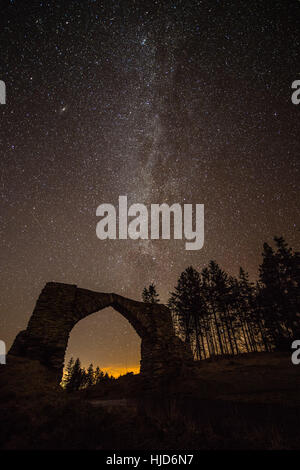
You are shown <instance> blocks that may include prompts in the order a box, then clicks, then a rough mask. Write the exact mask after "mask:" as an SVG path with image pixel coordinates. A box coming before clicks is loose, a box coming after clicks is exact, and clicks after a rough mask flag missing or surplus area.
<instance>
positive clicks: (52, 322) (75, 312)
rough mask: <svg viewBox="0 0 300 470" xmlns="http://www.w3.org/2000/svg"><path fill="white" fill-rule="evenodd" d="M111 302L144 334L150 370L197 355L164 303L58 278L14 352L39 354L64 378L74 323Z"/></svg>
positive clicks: (145, 370) (144, 369) (145, 366)
mask: <svg viewBox="0 0 300 470" xmlns="http://www.w3.org/2000/svg"><path fill="white" fill-rule="evenodd" d="M109 306H111V307H113V308H114V309H115V310H116V311H118V312H119V313H120V314H121V315H123V316H124V317H125V318H126V319H127V320H128V321H129V322H130V324H131V325H132V326H133V328H134V329H135V331H136V332H137V334H138V335H139V336H140V338H141V374H143V375H144V376H147V377H155V376H156V377H157V376H159V375H162V374H166V373H170V372H171V371H172V370H177V371H178V370H180V367H181V366H182V365H183V364H186V363H189V362H191V361H192V354H191V351H190V350H189V349H188V348H187V347H186V345H185V344H184V343H183V342H182V341H181V340H180V339H179V338H178V337H176V336H175V334H174V328H173V323H172V318H171V314H170V311H169V309H168V308H167V307H165V306H164V305H160V304H145V303H143V302H137V301H134V300H130V299H127V298H125V297H122V296H120V295H117V294H113V293H108V294H107V293H100V292H93V291H90V290H87V289H80V288H77V286H76V285H70V284H61V283H54V282H50V283H47V284H46V285H45V287H44V289H43V290H42V292H41V294H40V296H39V298H38V300H37V303H36V306H35V309H34V311H33V314H32V316H31V318H30V320H29V323H28V326H27V329H26V330H24V331H21V332H20V333H19V334H18V335H17V337H16V339H15V341H14V343H13V345H12V347H11V349H10V351H9V354H11V355H15V356H21V357H28V358H31V359H37V360H38V361H40V362H41V363H42V364H44V365H45V366H47V367H48V368H49V369H51V370H53V371H56V376H57V380H60V378H61V376H62V371H63V366H64V357H65V351H66V348H67V345H68V339H69V335H70V332H71V330H72V328H73V327H74V326H75V325H76V323H77V322H78V321H80V320H81V319H83V318H85V317H86V316H88V315H90V314H92V313H94V312H97V311H98V310H101V309H103V308H106V307H109Z"/></svg>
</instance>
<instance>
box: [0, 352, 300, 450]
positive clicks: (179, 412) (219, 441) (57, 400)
mask: <svg viewBox="0 0 300 470" xmlns="http://www.w3.org/2000/svg"><path fill="white" fill-rule="evenodd" d="M299 367H300V366H299ZM47 374H48V372H47V371H46V370H45V369H44V368H43V367H42V366H41V365H40V364H39V363H38V362H37V361H28V360H27V361H26V360H25V359H20V358H16V357H10V358H9V363H8V367H5V369H4V368H1V371H0V380H1V383H0V385H1V389H0V390H1V392H0V395H1V402H0V422H1V426H0V443H1V444H0V446H1V448H2V449H113V450H122V449H141V450H142V449H143V450H151V449H172V450H174V449H299V447H300V437H299V432H298V426H299V422H300V421H299V420H300V395H299V390H300V374H299V369H298V368H297V366H293V365H292V363H291V360H290V355H288V354H284V353H253V354H245V355H241V356H238V357H236V358H234V359H233V358H231V359H230V358H228V359H225V358H220V359H218V360H210V359H209V360H206V361H202V362H201V366H199V365H198V366H195V367H194V369H193V370H191V369H188V370H187V371H186V372H184V371H182V375H181V376H179V375H178V376H175V377H173V378H170V377H169V378H166V380H165V381H162V383H161V384H160V385H159V387H157V388H156V390H155V391H152V392H151V393H149V391H148V389H147V388H145V387H144V384H143V381H142V379H141V377H140V376H139V375H132V374H128V375H127V376H123V377H120V378H119V379H116V380H113V381H107V382H106V383H101V385H99V384H98V385H94V386H92V387H89V388H87V389H84V390H81V391H77V392H72V393H66V392H65V391H63V390H62V388H61V387H55V386H50V385H49V380H48V377H47Z"/></svg>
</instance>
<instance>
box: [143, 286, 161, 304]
mask: <svg viewBox="0 0 300 470" xmlns="http://www.w3.org/2000/svg"><path fill="white" fill-rule="evenodd" d="M142 299H143V302H145V303H147V304H158V303H159V294H158V293H157V291H156V286H155V284H153V282H152V283H151V284H150V285H149V287H148V289H147V287H144V289H143V292H142Z"/></svg>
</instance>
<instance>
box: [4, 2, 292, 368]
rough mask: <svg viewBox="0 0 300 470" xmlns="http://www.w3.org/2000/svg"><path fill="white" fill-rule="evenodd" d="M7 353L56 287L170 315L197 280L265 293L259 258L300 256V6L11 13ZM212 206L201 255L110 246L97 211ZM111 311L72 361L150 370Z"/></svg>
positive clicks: (102, 7) (89, 328) (153, 246)
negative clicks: (155, 304)
mask: <svg viewBox="0 0 300 470" xmlns="http://www.w3.org/2000/svg"><path fill="white" fill-rule="evenodd" d="M0 23H1V25H0V26H1V27H0V44H1V47H0V49H1V50H0V53H1V60H0V79H1V80H4V81H5V83H6V89H7V104H6V105H1V107H0V122H1V126H0V150H1V158H0V162H1V163H0V165H1V179H0V195H1V210H0V217H1V224H0V243H1V263H0V291H1V298H0V338H1V339H3V340H5V341H6V343H7V347H10V344H11V343H12V341H13V339H14V337H15V335H16V334H17V333H18V332H19V331H20V330H22V329H24V328H26V325H27V322H28V320H29V317H30V314H31V312H32V310H33V308H34V305H35V302H36V299H37V297H38V295H39V293H40V290H41V289H42V288H43V286H44V284H45V283H46V282H48V281H58V282H66V283H70V284H77V285H78V286H79V287H83V288H87V289H91V290H97V291H102V292H116V293H119V294H121V295H124V296H126V297H130V298H133V299H138V300H140V299H141V291H142V289H143V287H144V286H145V285H148V284H149V283H150V282H154V283H155V284H156V285H157V289H158V292H159V293H160V298H161V301H163V302H166V301H167V299H168V296H169V291H170V290H172V288H173V287H174V285H175V284H176V281H177V279H178V277H179V275H180V273H181V271H183V270H184V269H185V268H186V267H187V266H188V265H191V264H192V265H193V266H194V267H195V268H198V269H202V268H203V267H204V266H205V265H207V263H208V262H209V260H210V259H215V260H216V261H217V262H218V263H219V264H220V265H221V266H222V267H223V268H224V269H225V270H226V271H227V272H229V273H230V274H233V275H237V273H238V269H239V266H243V267H244V268H245V269H246V270H248V271H249V273H250V276H251V278H252V279H253V280H254V279H256V277H257V272H258V265H259V262H260V260H261V251H262V244H263V242H264V241H268V242H269V243H271V241H272V238H273V236H274V235H279V236H280V235H283V236H284V237H285V238H286V240H287V241H288V243H289V244H290V245H291V246H292V247H293V248H294V249H300V240H299V238H300V237H299V234H300V231H299V229H300V217H299V210H298V209H299V199H300V197H299V186H300V185H299V180H300V178H299V176H300V175H299V167H300V163H299V154H300V142H299V123H300V119H299V118H300V105H299V106H295V105H293V104H292V102H291V94H292V89H291V84H292V82H293V81H294V80H297V79H299V78H300V68H299V63H300V60H299V55H300V33H299V24H300V2H299V1H297V0H295V1H288V0H286V1H284V2H282V1H278V0H272V1H270V0H264V1H263V2H262V1H258V0H252V1H251V2H244V1H239V0H235V1H231V0H227V1H225V0H224V1H221V0H220V1H218V0H203V1H193V0H192V1H189V0H182V1H181V0H177V1H160V0H154V1H137V0H131V1H126V0H122V1H120V0H116V1H113V0H112V1H108V0H107V1H98V0H85V1H72V0H71V1H62V0H58V1H32V2H24V1H21V0H19V1H17V0H10V1H7V2H6V1H2V2H1V19H0ZM119 195H127V197H128V203H129V205H130V204H132V203H135V202H136V203H143V204H146V205H147V206H148V207H149V205H150V204H151V203H159V204H161V203H163V202H165V203H168V204H172V203H174V202H177V203H180V204H184V203H192V204H196V203H198V204H204V205H205V243H204V247H203V249H202V250H199V251H186V250H185V248H184V240H182V241H181V240H176V241H174V240H153V241H151V240H105V241H101V240H99V239H98V238H97V237H96V224H97V222H98V220H99V219H98V218H97V217H96V208H97V206H98V205H99V204H102V203H111V204H114V205H116V206H117V203H118V197H119ZM139 348H140V340H139V337H138V336H137V334H136V333H135V331H134V330H133V328H132V327H131V326H130V325H129V324H128V323H127V321H126V320H125V319H124V318H123V317H122V316H121V315H120V314H119V313H117V312H114V311H113V310H112V309H106V310H104V311H101V312H98V313H95V314H93V315H91V316H90V317H88V318H86V319H84V320H82V321H81V322H80V323H79V324H78V325H76V327H75V328H74V329H73V331H72V333H71V337H70V342H69V347H68V351H67V358H68V357H70V355H73V356H76V357H77V356H79V357H80V358H81V359H82V362H83V364H84V365H87V364H89V363H90V362H93V363H94V364H99V365H100V367H102V368H103V369H105V370H109V371H110V372H112V373H114V374H117V373H119V372H120V371H122V372H123V371H125V370H137V368H138V363H139V358H140V352H139Z"/></svg>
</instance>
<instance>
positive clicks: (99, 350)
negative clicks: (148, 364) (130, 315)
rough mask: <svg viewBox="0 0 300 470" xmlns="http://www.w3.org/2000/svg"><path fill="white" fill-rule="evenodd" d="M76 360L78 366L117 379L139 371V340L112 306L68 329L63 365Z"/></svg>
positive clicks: (133, 330)
mask: <svg viewBox="0 0 300 470" xmlns="http://www.w3.org/2000/svg"><path fill="white" fill-rule="evenodd" d="M71 357H73V358H74V359H76V358H77V357H78V358H79V359H80V361H81V365H82V367H84V368H85V369H87V368H88V366H89V365H90V364H93V367H94V368H96V367H97V366H99V368H100V369H101V370H102V371H103V372H104V373H108V374H109V375H112V376H114V377H118V376H120V375H124V374H126V373H128V372H133V373H134V374H137V373H139V372H140V361H141V338H140V336H139V335H138V334H137V332H136V331H135V329H134V328H133V327H132V325H130V323H129V322H128V321H127V320H126V319H125V318H124V317H123V315H121V314H120V313H118V312H117V311H116V310H114V309H113V308H112V307H107V308H104V309H103V310H101V311H97V312H95V313H92V314H91V315H89V316H87V317H85V318H83V319H82V320H80V321H79V322H78V323H76V325H75V326H74V328H73V329H72V330H71V332H70V335H69V340H68V344H67V348H66V352H65V359H64V366H65V368H66V365H67V364H68V362H69V360H70V359H71Z"/></svg>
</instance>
